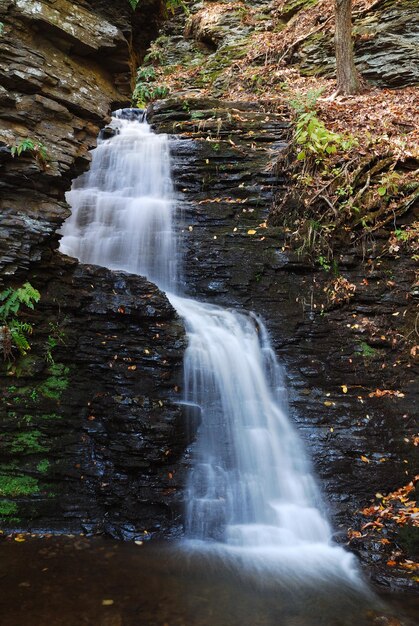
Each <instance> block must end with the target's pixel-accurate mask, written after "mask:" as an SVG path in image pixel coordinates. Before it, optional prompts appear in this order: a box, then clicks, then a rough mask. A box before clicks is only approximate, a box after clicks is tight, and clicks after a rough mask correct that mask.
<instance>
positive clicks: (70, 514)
mask: <svg viewBox="0 0 419 626" xmlns="http://www.w3.org/2000/svg"><path fill="white" fill-rule="evenodd" d="M142 4H143V10H144V11H146V10H147V11H148V15H147V20H145V19H144V13H141V11H140V12H138V13H136V14H135V16H133V14H132V11H131V8H130V6H129V4H128V2H126V0H120V1H118V0H115V1H114V2H112V3H108V2H100V1H99V2H94V3H93V2H92V3H88V2H85V1H83V0H80V2H76V3H73V2H67V0H58V1H52V0H40V1H39V2H32V1H29V0H2V2H1V9H2V11H1V21H2V23H3V30H2V35H1V44H2V45H1V55H0V79H1V84H2V88H1V91H0V105H1V112H0V142H1V143H0V169H1V183H0V185H1V219H0V282H1V283H3V284H4V285H5V286H8V287H9V286H12V287H13V286H19V285H20V284H22V283H23V282H24V281H29V282H30V283H31V284H32V285H33V286H35V287H37V288H38V289H39V291H40V292H41V301H40V303H39V304H38V305H37V306H36V307H35V310H34V311H32V312H31V311H27V313H29V316H25V311H24V310H23V309H25V307H24V306H22V310H21V312H20V313H19V319H20V320H21V321H25V322H29V321H30V322H31V323H32V324H33V329H34V330H33V335H32V336H31V338H30V343H31V348H32V349H31V351H30V352H29V354H28V355H26V356H25V357H19V356H18V354H17V351H15V352H14V354H13V358H10V355H9V357H7V358H6V360H5V361H4V362H3V363H2V374H1V376H0V389H1V393H0V395H1V403H0V425H1V432H2V435H1V438H0V523H1V527H2V528H5V529H13V528H20V529H23V530H24V529H33V530H37V531H39V530H56V531H63V530H72V531H76V532H80V531H82V530H85V531H96V532H103V531H104V532H108V533H111V534H113V535H115V536H118V537H132V536H137V537H138V536H142V535H143V534H144V533H143V531H148V536H151V534H152V533H153V532H160V531H161V532H163V531H165V532H166V531H167V529H168V527H169V526H170V528H171V529H173V528H176V527H177V526H176V524H177V522H176V521H175V518H176V519H177V516H178V504H177V498H178V496H177V491H176V487H177V482H178V480H179V479H178V475H179V471H178V470H179V468H178V467H177V466H176V463H177V461H178V459H179V454H180V450H183V449H184V447H185V439H184V434H183V426H182V424H183V418H182V411H181V409H180V408H179V406H178V405H177V404H176V403H175V400H177V399H178V398H179V397H180V388H181V385H180V380H181V376H182V374H181V372H182V355H183V351H184V340H183V329H182V326H181V325H180V323H179V321H178V319H177V317H176V315H175V313H174V311H173V309H172V307H171V306H170V305H169V303H168V301H167V299H166V298H165V296H164V295H163V294H161V293H160V292H159V291H158V289H157V288H156V287H155V286H153V285H151V284H150V283H148V282H147V281H145V279H142V278H141V277H133V276H129V275H124V274H121V273H113V272H110V271H107V270H104V269H101V268H98V267H93V266H89V267H87V266H79V265H78V264H77V263H76V262H75V261H74V260H73V261H70V260H68V259H67V260H66V259H65V258H64V257H62V256H61V255H59V254H57V253H56V252H54V249H55V248H56V247H57V243H58V234H57V229H58V228H59V226H60V225H61V224H62V222H63V221H64V219H65V218H66V217H67V216H68V215H69V208H68V206H67V204H66V202H65V200H64V192H65V191H66V190H67V189H69V187H70V185H71V181H72V180H73V179H74V178H75V177H76V176H77V175H78V174H79V173H80V172H82V171H85V170H86V169H87V167H88V166H89V161H90V155H89V149H90V148H92V147H94V146H95V144H96V138H97V135H98V132H99V130H100V127H102V126H103V125H104V124H105V123H106V120H108V119H109V114H110V111H111V110H112V109H114V108H117V107H119V106H121V105H126V104H129V100H130V93H131V72H132V69H133V67H135V64H136V59H137V58H138V56H141V54H144V51H145V49H146V47H147V45H148V44H149V41H150V38H151V36H152V35H153V34H154V33H155V29H156V23H157V21H158V19H159V16H160V2H158V1H154V0H150V1H148V2H144V3H142ZM140 27H141V28H140ZM134 44H135V48H136V49H135V50H134ZM12 147H16V148H17V153H16V154H15V156H14V157H13V155H12ZM19 147H20V149H19ZM22 148H23V149H22ZM25 148H26V149H25ZM19 152H20V154H19ZM6 356H7V355H6Z"/></svg>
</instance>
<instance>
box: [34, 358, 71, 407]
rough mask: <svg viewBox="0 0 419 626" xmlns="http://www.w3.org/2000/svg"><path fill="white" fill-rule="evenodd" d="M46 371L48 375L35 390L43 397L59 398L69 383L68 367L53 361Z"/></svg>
mask: <svg viewBox="0 0 419 626" xmlns="http://www.w3.org/2000/svg"><path fill="white" fill-rule="evenodd" d="M48 372H49V374H50V376H48V378H47V379H46V380H45V382H43V383H42V384H41V385H39V386H38V387H37V390H38V392H39V393H40V394H41V395H43V396H44V397H45V398H50V399H51V400H59V399H60V398H61V396H62V394H63V392H64V391H65V390H66V389H67V387H68V385H69V379H68V374H69V372H70V369H69V368H68V367H65V365H63V364H62V363H54V365H51V366H50V367H49V368H48Z"/></svg>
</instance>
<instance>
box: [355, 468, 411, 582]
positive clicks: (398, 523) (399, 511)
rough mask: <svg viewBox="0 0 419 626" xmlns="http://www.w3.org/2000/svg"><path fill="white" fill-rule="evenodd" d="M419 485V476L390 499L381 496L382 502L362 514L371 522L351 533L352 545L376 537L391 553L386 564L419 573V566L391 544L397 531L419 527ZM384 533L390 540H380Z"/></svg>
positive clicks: (384, 538) (379, 495) (393, 493)
mask: <svg viewBox="0 0 419 626" xmlns="http://www.w3.org/2000/svg"><path fill="white" fill-rule="evenodd" d="M418 481H419V475H417V476H415V477H414V479H413V480H412V481H411V482H409V483H408V484H407V485H403V486H402V487H400V488H399V489H396V490H395V491H392V492H391V493H389V494H388V495H386V496H384V495H382V494H381V493H377V494H376V498H377V500H379V502H377V503H376V504H372V505H371V506H368V507H365V508H364V509H362V510H361V511H359V513H360V514H361V515H362V516H364V517H366V518H370V519H368V521H366V522H365V523H364V524H362V525H361V527H360V529H359V530H354V529H352V528H350V529H349V531H348V538H349V541H352V540H354V539H365V538H367V537H374V540H375V541H378V542H379V543H381V544H382V545H383V546H385V547H386V548H387V549H388V550H389V551H390V557H386V558H387V561H386V564H387V565H388V566H389V567H396V566H397V567H400V568H402V569H405V570H409V571H411V572H415V571H418V570H419V563H416V562H414V561H412V560H409V559H406V558H405V557H404V555H403V553H402V551H401V550H400V549H399V548H398V547H397V546H396V545H395V543H394V542H393V541H392V540H391V537H392V535H394V528H396V529H397V527H402V526H411V527H419V508H418V505H417V502H416V500H415V485H416V483H417V482H418ZM384 531H386V532H387V535H388V536H387V537H381V538H380V534H382V533H383V532H384Z"/></svg>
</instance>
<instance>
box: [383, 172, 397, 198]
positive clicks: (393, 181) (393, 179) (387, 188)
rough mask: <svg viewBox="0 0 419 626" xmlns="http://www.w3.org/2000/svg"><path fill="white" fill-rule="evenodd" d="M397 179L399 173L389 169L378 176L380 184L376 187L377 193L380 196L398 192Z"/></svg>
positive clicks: (395, 194)
mask: <svg viewBox="0 0 419 626" xmlns="http://www.w3.org/2000/svg"><path fill="white" fill-rule="evenodd" d="M399 180H400V174H397V172H394V171H391V172H387V173H386V174H384V175H383V176H381V178H380V186H379V187H378V189H377V193H378V195H379V196H380V197H382V198H383V197H387V198H389V197H390V196H397V194H398V193H399V185H398V183H399Z"/></svg>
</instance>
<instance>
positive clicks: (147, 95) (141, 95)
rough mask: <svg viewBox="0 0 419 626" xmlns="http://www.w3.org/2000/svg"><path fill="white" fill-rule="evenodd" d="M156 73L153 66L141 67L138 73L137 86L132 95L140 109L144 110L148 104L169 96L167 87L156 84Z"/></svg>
mask: <svg viewBox="0 0 419 626" xmlns="http://www.w3.org/2000/svg"><path fill="white" fill-rule="evenodd" d="M155 80H156V72H155V70H154V67H153V66H152V65H146V66H144V67H140V69H139V70H138V72H137V85H136V87H135V89H134V93H133V95H132V97H133V100H134V101H135V103H136V105H137V106H138V107H139V108H144V107H145V106H146V105H147V103H148V102H152V101H153V100H158V99H159V98H165V97H166V96H167V95H168V94H169V88H168V87H167V86H166V85H158V84H155V83H154V81H155Z"/></svg>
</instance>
